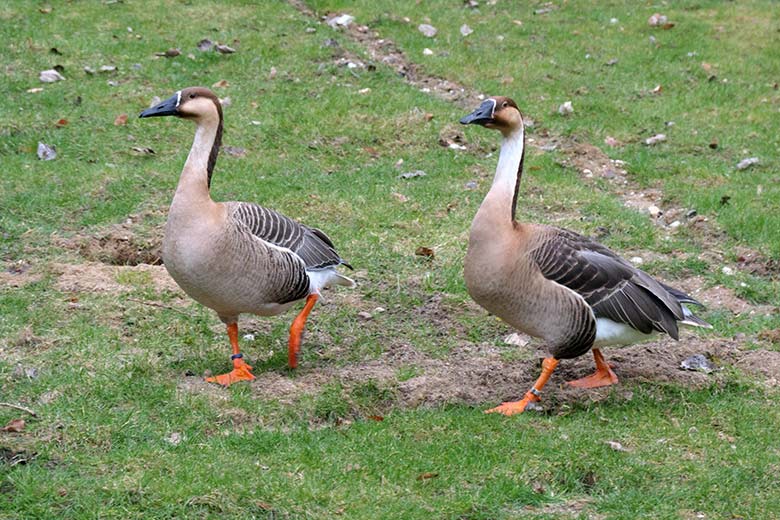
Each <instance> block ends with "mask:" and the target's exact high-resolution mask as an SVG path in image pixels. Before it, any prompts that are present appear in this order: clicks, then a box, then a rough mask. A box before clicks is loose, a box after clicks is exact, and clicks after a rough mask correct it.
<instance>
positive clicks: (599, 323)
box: [593, 318, 656, 347]
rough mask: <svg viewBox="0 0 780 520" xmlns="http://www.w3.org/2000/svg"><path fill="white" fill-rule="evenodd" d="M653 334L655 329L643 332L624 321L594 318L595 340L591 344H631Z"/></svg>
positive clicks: (602, 345) (646, 338) (595, 345)
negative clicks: (647, 332)
mask: <svg viewBox="0 0 780 520" xmlns="http://www.w3.org/2000/svg"><path fill="white" fill-rule="evenodd" d="M655 335H656V332H655V331H654V332H651V333H650V334H644V333H642V332H639V331H638V330H636V329H635V328H633V327H631V326H629V325H626V324H625V323H618V322H616V321H612V320H610V319H608V318H596V341H594V342H593V346H594V347H607V346H609V345H631V344H633V343H641V342H643V341H646V340H648V339H650V338H652V337H653V336H655Z"/></svg>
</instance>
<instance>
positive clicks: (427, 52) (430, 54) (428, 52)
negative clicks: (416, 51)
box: [423, 47, 433, 56]
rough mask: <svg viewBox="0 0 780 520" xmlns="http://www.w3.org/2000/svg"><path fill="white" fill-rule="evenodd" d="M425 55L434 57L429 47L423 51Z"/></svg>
mask: <svg viewBox="0 0 780 520" xmlns="http://www.w3.org/2000/svg"><path fill="white" fill-rule="evenodd" d="M423 54H424V55H426V56H433V51H432V50H431V49H429V48H428V47H426V48H424V49H423Z"/></svg>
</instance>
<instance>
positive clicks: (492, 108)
mask: <svg viewBox="0 0 780 520" xmlns="http://www.w3.org/2000/svg"><path fill="white" fill-rule="evenodd" d="M460 123H461V124H463V125H481V126H484V127H485V128H492V129H495V130H498V131H500V132H501V133H502V134H504V135H509V134H511V133H512V132H514V131H515V130H517V129H518V128H521V127H522V126H523V117H522V116H521V115H520V109H519V108H517V103H515V102H514V101H513V100H512V99H510V98H508V97H504V96H494V97H489V98H487V99H486V100H485V101H483V102H482V104H481V105H479V107H477V109H476V110H474V111H473V112H472V113H470V114H469V115H467V116H464V117H463V118H461V120H460Z"/></svg>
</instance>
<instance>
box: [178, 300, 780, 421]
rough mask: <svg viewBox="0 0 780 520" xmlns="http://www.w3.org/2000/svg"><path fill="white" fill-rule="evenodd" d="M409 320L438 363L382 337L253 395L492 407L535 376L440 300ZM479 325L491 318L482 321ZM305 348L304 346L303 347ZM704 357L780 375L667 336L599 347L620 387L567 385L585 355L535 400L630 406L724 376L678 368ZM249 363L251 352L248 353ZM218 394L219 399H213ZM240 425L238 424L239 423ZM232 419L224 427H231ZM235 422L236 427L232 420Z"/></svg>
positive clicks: (708, 342)
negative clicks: (664, 389) (341, 395)
mask: <svg viewBox="0 0 780 520" xmlns="http://www.w3.org/2000/svg"><path fill="white" fill-rule="evenodd" d="M418 311H419V312H416V313H414V314H413V315H414V316H415V317H414V319H420V320H425V321H428V320H434V321H437V323H440V326H441V327H443V328H445V329H446V330H448V331H449V333H448V335H449V336H451V338H452V342H453V344H454V345H456V346H455V347H453V349H452V350H451V351H450V353H449V354H448V355H447V356H446V357H443V358H436V357H432V356H431V355H429V354H427V353H425V352H422V351H421V350H419V349H417V348H416V347H415V346H414V345H411V344H409V343H405V342H403V341H396V340H393V339H389V340H388V342H387V344H385V345H384V346H383V352H382V354H381V355H380V357H379V358H377V359H373V360H367V361H364V362H359V363H352V364H349V365H346V366H332V365H329V364H328V363H327V361H323V362H320V363H319V364H308V365H306V364H304V365H301V366H300V367H299V368H298V370H297V371H296V372H295V373H294V374H290V373H288V372H287V371H286V370H278V371H266V372H257V373H256V374H255V376H256V377H257V379H256V380H255V381H253V382H252V383H251V386H252V389H253V392H254V395H255V396H256V397H257V398H259V399H263V400H275V401H279V402H282V403H286V404H294V403H296V402H298V401H299V400H300V399H302V398H304V397H305V396H316V395H318V394H320V393H321V392H322V390H323V388H325V387H327V386H329V385H333V384H339V385H341V387H342V388H344V389H345V392H346V394H347V395H349V393H350V391H351V389H354V388H357V387H359V386H361V385H364V384H365V383H369V382H371V383H374V384H375V385H376V386H377V387H379V388H384V389H389V390H391V395H392V396H393V397H392V398H391V399H390V400H389V401H388V402H386V403H384V404H383V405H381V406H382V407H383V408H386V409H406V408H419V407H438V406H441V405H446V404H465V405H471V406H489V405H496V404H498V403H500V402H503V401H508V400H517V399H519V398H520V397H522V395H523V394H524V393H525V392H526V390H528V388H530V387H531V385H532V384H533V383H534V382H535V381H536V379H537V377H538V376H539V373H540V363H541V359H542V358H543V356H544V352H543V351H541V350H538V347H539V343H538V342H536V341H532V342H531V343H530V344H529V345H526V346H524V347H514V346H508V345H503V346H496V345H493V344H484V343H483V344H474V343H471V342H469V341H468V340H467V339H466V331H465V330H463V329H462V328H460V329H459V327H462V326H461V325H460V324H458V323H457V322H456V321H455V320H452V318H450V316H451V315H452V309H449V308H447V303H446V302H444V301H442V299H441V298H435V297H434V298H431V299H430V300H429V301H428V302H426V303H425V304H423V305H422V306H421V307H420V308H419V309H418ZM485 319H490V318H489V317H488V316H485ZM304 348H306V344H305V343H304ZM517 349H520V351H521V352H523V353H530V354H531V357H532V358H535V361H534V360H533V359H532V360H527V359H525V360H523V359H518V358H519V357H521V356H517V355H511V354H513V352H517V351H518V350H517ZM694 354H703V355H705V356H706V357H708V358H709V359H711V360H713V361H714V362H715V363H716V365H718V366H720V367H725V366H734V367H737V368H739V369H741V370H743V371H745V372H747V373H750V374H753V375H756V376H758V377H759V378H765V379H766V380H767V385H768V386H777V378H778V377H780V352H771V351H764V350H756V351H747V352H746V351H743V350H741V349H740V348H739V342H738V341H735V340H724V339H718V338H701V337H698V336H696V335H693V334H692V333H690V332H685V331H684V332H683V337H682V339H681V340H680V341H679V342H675V341H673V340H671V339H668V338H662V339H658V340H656V341H652V342H648V343H644V344H640V345H633V346H630V347H624V348H612V349H606V357H607V358H608V360H609V361H610V363H612V364H613V366H614V369H615V372H616V373H617V375H618V377H619V378H620V379H621V381H622V382H623V385H618V386H613V387H609V388H603V389H595V390H581V389H576V388H572V387H570V386H568V385H566V384H565V382H566V381H569V380H573V379H578V378H581V377H584V376H586V375H589V374H590V373H592V372H593V370H594V365H593V359H592V357H591V356H590V355H585V356H581V357H579V358H577V359H574V360H565V361H562V362H561V364H560V365H559V367H558V369H557V370H556V372H555V374H554V375H553V377H552V379H551V380H550V383H549V384H548V385H547V386H546V387H545V389H544V392H543V394H542V402H541V405H542V407H543V408H544V409H546V410H552V411H556V410H561V409H563V408H565V407H566V406H567V405H569V404H572V403H584V402H597V401H600V400H603V399H605V398H606V397H608V396H609V395H615V394H616V395H618V396H619V397H620V398H623V399H626V400H630V399H631V398H632V392H631V390H630V389H629V385H630V384H631V383H645V382H650V383H659V382H662V383H673V384H677V385H680V386H684V387H688V388H701V387H705V386H707V385H709V384H712V383H713V382H716V383H720V382H722V381H723V380H724V378H725V377H727V376H726V375H725V374H724V373H723V372H721V371H716V372H715V373H712V374H705V373H704V372H696V371H687V370H683V369H681V368H680V364H681V362H682V361H683V360H684V359H686V358H688V357H690V356H692V355H694ZM249 355H250V357H251V355H252V354H251V353H249ZM410 369H412V371H413V373H414V376H413V377H411V378H409V379H405V380H399V375H400V374H401V373H404V372H406V373H408V371H409V370H410ZM180 389H181V390H182V391H187V392H195V393H204V394H206V395H208V396H214V397H216V398H217V399H224V395H227V394H224V393H223V390H222V389H220V388H219V387H216V386H215V385H209V384H206V383H204V382H203V381H202V380H201V379H200V378H192V377H189V378H186V382H184V383H182V384H180ZM220 396H223V397H220ZM239 419H240V418H239ZM239 419H236V418H227V419H226V421H229V422H235V421H236V420H239ZM239 422H240V421H239Z"/></svg>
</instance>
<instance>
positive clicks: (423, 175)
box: [398, 170, 427, 179]
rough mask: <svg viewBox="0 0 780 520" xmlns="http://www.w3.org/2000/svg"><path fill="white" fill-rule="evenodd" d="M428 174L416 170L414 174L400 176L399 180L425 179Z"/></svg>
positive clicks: (408, 173) (407, 173)
mask: <svg viewBox="0 0 780 520" xmlns="http://www.w3.org/2000/svg"><path fill="white" fill-rule="evenodd" d="M426 175H427V174H426V173H425V172H424V171H422V170H415V171H413V172H406V173H402V174H401V175H399V176H398V178H399V179H413V178H415V177H425V176H426Z"/></svg>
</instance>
